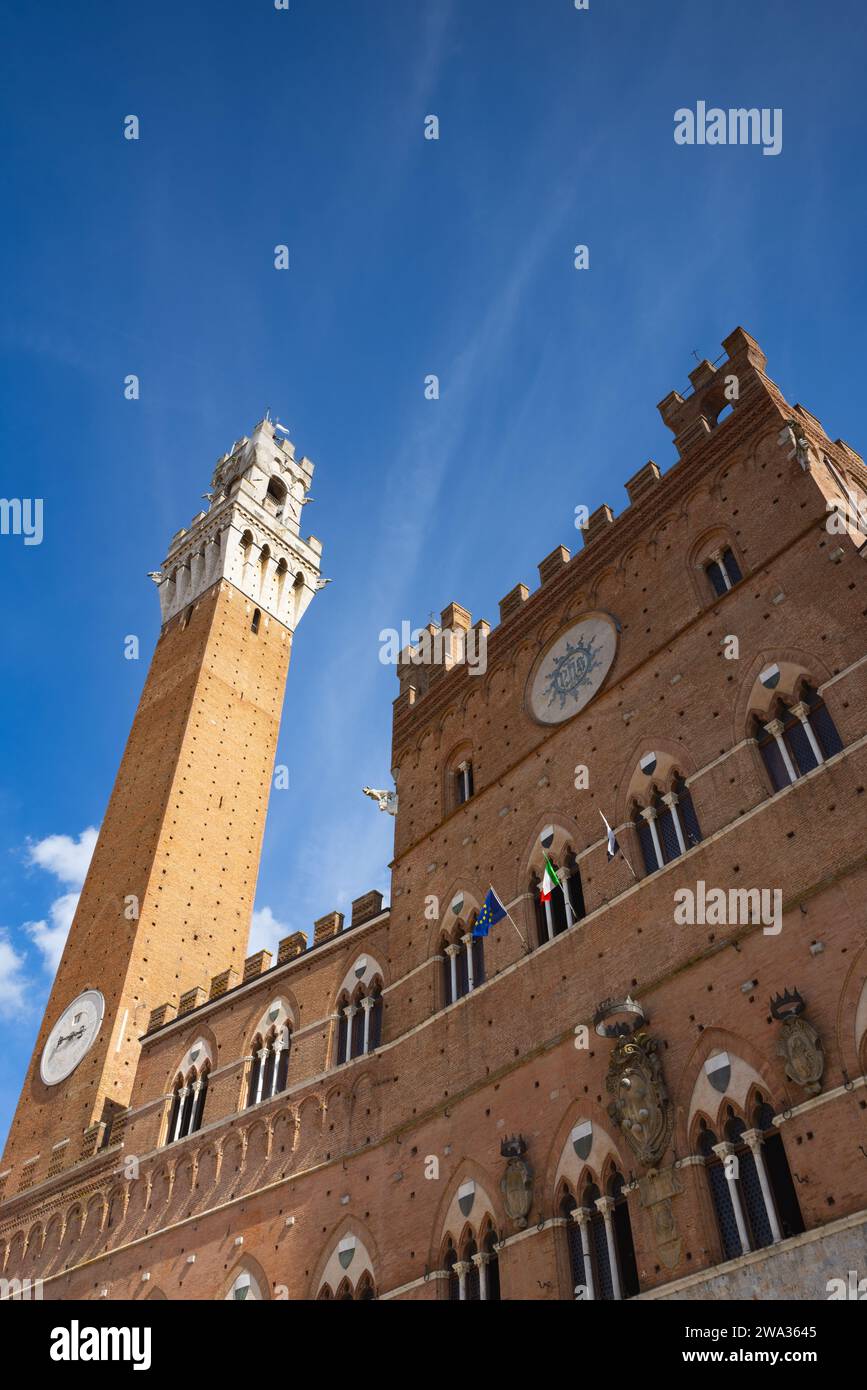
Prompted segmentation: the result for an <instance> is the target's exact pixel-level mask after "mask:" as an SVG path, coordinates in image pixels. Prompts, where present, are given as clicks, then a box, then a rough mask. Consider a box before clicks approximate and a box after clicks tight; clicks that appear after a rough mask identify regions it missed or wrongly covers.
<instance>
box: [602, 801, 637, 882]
mask: <svg viewBox="0 0 867 1390" xmlns="http://www.w3.org/2000/svg"><path fill="white" fill-rule="evenodd" d="M599 814H600V816H601V817H602V824H603V825H604V826H605V830H606V842H605V843H606V848H607V846H608V845H610V843H611V840H610V839H608V838H607V836H611V839H613V840H614V843H615V844H616V846H617V848H618V850H619V851H620V853H621V854H622V855H623V862H624V864H625V865H626V867H627V869H628V870H629V872H630V873H631V874H632V877H633V878H634V879H635V882H636V883H638V882H639V878H638V874H637V873H636V872H635V870H634V869H633V867H632V865H631V864H630V862H629V860H628V859H627V858H626V855H625V853H624V851H623V846H622V845H621V843H620V841H619V840H618V838H617V831H616V830H612V829H611V826H610V825H609V824H608V822H607V820H606V819H605V812H604V811H603V810H602V809H601V808H600V810H599ZM608 857H609V860H610V859H612V858H613V855H609V856H608Z"/></svg>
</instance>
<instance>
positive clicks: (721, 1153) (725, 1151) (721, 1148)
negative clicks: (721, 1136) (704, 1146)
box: [713, 1140, 735, 1158]
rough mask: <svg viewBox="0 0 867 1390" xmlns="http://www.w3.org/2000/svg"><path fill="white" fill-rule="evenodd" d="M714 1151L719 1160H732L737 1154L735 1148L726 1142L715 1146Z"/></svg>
mask: <svg viewBox="0 0 867 1390" xmlns="http://www.w3.org/2000/svg"><path fill="white" fill-rule="evenodd" d="M713 1151H714V1153H715V1154H717V1155H718V1157H719V1158H730V1157H731V1155H732V1154H733V1153H734V1152H735V1146H734V1144H730V1143H729V1142H728V1140H725V1141H724V1142H723V1143H722V1144H714V1146H713Z"/></svg>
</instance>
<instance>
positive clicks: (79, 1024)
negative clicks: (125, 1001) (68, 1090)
mask: <svg viewBox="0 0 867 1390" xmlns="http://www.w3.org/2000/svg"><path fill="white" fill-rule="evenodd" d="M104 1013H105V1000H104V999H103V997H102V995H101V994H100V992H99V990H98V989H86V990H85V991H84V993H83V994H79V996H78V998H77V999H74V1000H73V1001H72V1003H71V1004H70V1005H69V1006H68V1007H67V1008H66V1009H64V1011H63V1013H62V1014H61V1015H60V1018H59V1019H58V1020H57V1022H56V1023H55V1025H54V1027H53V1028H52V1030H51V1032H50V1033H49V1035H48V1041H47V1043H46V1044H45V1047H44V1048H43V1051H42V1060H41V1061H40V1063H39V1074H40V1076H41V1077H42V1080H43V1081H44V1082H45V1084H46V1086H56V1085H57V1083H58V1081H63V1080H64V1079H65V1078H66V1077H67V1076H69V1074H70V1072H73V1071H75V1068H76V1067H77V1066H78V1064H79V1062H80V1061H81V1059H82V1057H84V1055H85V1053H86V1052H87V1051H88V1049H89V1048H90V1047H91V1046H92V1045H93V1043H94V1042H95V1041H96V1035H97V1033H98V1032H99V1029H100V1025H101V1023H102V1016H103V1014H104Z"/></svg>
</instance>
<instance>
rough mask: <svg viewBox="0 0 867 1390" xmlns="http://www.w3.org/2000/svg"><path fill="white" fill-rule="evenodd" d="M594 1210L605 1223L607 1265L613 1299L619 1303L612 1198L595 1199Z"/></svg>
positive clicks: (621, 1293) (618, 1276)
mask: <svg viewBox="0 0 867 1390" xmlns="http://www.w3.org/2000/svg"><path fill="white" fill-rule="evenodd" d="M596 1209H597V1211H601V1212H602V1220H603V1221H604V1222H605V1240H606V1243H607V1245H608V1263H609V1265H610V1266H611V1284H612V1287H613V1289H614V1297H615V1299H617V1301H618V1302H619V1301H620V1299H621V1298H622V1297H623V1292H622V1290H621V1288H620V1267H619V1265H618V1262H617V1242H616V1241H615V1239H614V1223H613V1221H612V1219H611V1213H612V1212H613V1210H614V1198H613V1197H597V1199H596Z"/></svg>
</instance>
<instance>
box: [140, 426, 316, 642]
mask: <svg viewBox="0 0 867 1390" xmlns="http://www.w3.org/2000/svg"><path fill="white" fill-rule="evenodd" d="M312 477H313V464H312V463H311V462H310V460H309V459H307V458H301V459H296V457H295V449H294V446H293V444H292V443H291V442H290V440H288V439H284V438H282V437H281V436H280V435H279V434H278V433H277V432H276V430H275V428H274V423H273V421H271V420H270V419H268V418H267V417H266V418H265V419H264V420H262V421H261V423H260V424H258V425H257V426H256V428H255V430H254V431H253V434H252V437H251V438H249V439H247V438H244V439H240V440H238V441H237V443H235V444H234V445H233V446H232V448H231V450H230V451H229V453H227V454H224V455H223V457H222V458H221V459H220V460H219V461H218V463H217V467H216V469H215V470H214V476H213V479H212V480H211V491H210V492H209V493H208V494H207V497H208V501H209V507H208V510H207V511H206V512H199V513H198V515H197V516H194V517H193V519H192V521H191V522H190V526H189V529H188V530H181V531H178V533H177V535H175V536H173V537H172V543H171V545H170V546H169V553H168V555H167V557H166V559H165V561H164V562H163V567H162V569H161V570H160V571H158V572H157V573H155V574H153V575H152V576H151V577H152V578H153V579H154V580H155V582H156V583H157V584H158V585H159V591H160V608H161V611H162V620H163V622H164V623H167V622H168V621H169V619H170V618H173V617H174V616H175V614H176V613H180V612H181V611H182V610H183V609H185V608H186V607H188V606H189V604H191V603H193V602H194V601H195V600H196V599H197V598H198V597H199V596H200V595H201V594H203V593H204V592H205V590H206V589H209V588H210V587H211V586H212V585H213V584H216V583H217V581H218V580H220V579H226V580H228V581H229V583H231V584H233V585H234V586H235V588H237V589H240V591H241V593H243V594H244V595H245V596H246V597H247V598H248V599H249V600H250V602H251V603H254V604H255V605H256V607H257V608H259V609H261V610H262V612H263V613H268V614H270V616H271V617H272V618H276V619H277V621H278V622H281V623H283V624H284V626H285V627H287V628H289V630H290V631H291V632H294V630H295V628H296V627H297V626H298V623H299V622H300V620H301V617H302V615H303V614H304V612H305V610H306V608H307V605H308V604H309V602H310V600H311V599H312V597H313V595H314V594H315V592H316V590H317V588H318V587H320V586H321V583H322V581H321V580H320V578H319V560H320V556H321V554H322V543H321V541H318V540H317V539H316V537H315V536H308V537H307V539H306V540H302V538H301V535H300V529H299V528H300V522H301V513H302V511H303V508H304V504H305V502H306V501H307V500H308V498H307V490H308V488H309V486H310V480H311V478H312Z"/></svg>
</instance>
